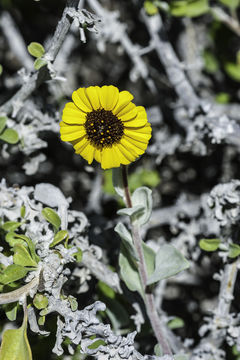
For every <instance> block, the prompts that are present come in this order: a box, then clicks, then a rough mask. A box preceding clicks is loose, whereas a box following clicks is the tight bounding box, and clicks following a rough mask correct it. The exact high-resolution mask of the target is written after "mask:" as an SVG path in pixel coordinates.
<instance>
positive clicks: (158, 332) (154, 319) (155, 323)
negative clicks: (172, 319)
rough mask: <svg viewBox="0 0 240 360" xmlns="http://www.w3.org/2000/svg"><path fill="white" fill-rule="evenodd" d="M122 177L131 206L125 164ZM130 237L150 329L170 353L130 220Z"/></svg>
mask: <svg viewBox="0 0 240 360" xmlns="http://www.w3.org/2000/svg"><path fill="white" fill-rule="evenodd" d="M122 179H123V187H124V193H125V202H126V205H127V207H129V208H131V207H132V200H131V194H130V191H129V187H128V176H127V166H126V165H123V166H122ZM132 237H133V243H134V246H135V249H136V252H137V255H138V258H139V261H138V270H139V276H140V279H141V284H142V288H143V291H144V295H145V296H144V299H143V300H144V302H145V306H146V310H147V314H148V317H149V320H150V322H151V325H152V329H153V331H154V334H155V336H156V339H157V341H158V343H159V345H160V346H161V348H162V351H163V353H164V355H172V352H171V349H170V346H169V344H168V342H167V340H166V339H165V337H164V335H163V330H162V326H161V322H160V319H159V316H158V313H157V310H156V307H155V303H154V297H153V294H152V293H151V291H150V289H149V287H148V286H147V267H146V263H145V259H144V254H143V248H142V239H141V235H140V229H139V226H138V224H136V223H134V222H132Z"/></svg>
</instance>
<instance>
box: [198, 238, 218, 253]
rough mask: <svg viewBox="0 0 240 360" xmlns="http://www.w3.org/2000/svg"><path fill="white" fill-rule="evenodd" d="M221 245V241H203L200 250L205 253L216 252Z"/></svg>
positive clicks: (200, 242) (200, 243)
mask: <svg viewBox="0 0 240 360" xmlns="http://www.w3.org/2000/svg"><path fill="white" fill-rule="evenodd" d="M219 244H220V239H201V240H200V241H199V246H200V248H201V249H202V250H205V251H215V250H217V249H218V247H219Z"/></svg>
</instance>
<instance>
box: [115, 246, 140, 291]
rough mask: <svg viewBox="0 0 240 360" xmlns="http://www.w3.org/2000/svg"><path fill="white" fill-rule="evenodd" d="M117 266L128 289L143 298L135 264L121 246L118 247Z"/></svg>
mask: <svg viewBox="0 0 240 360" xmlns="http://www.w3.org/2000/svg"><path fill="white" fill-rule="evenodd" d="M119 266H120V274H121V277H122V279H123V281H124V282H125V284H126V285H127V287H128V289H129V290H131V291H137V292H138V293H139V294H140V295H141V296H142V297H143V296H144V294H143V289H142V285H141V281H140V277H139V274H138V271H137V268H136V264H135V262H134V261H133V259H132V258H131V256H130V255H129V253H128V252H127V251H126V249H125V247H124V246H123V245H121V247H120V255H119Z"/></svg>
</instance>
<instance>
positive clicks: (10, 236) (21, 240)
mask: <svg viewBox="0 0 240 360" xmlns="http://www.w3.org/2000/svg"><path fill="white" fill-rule="evenodd" d="M5 240H6V241H7V242H8V243H9V245H10V246H11V247H14V246H15V245H16V244H20V245H23V246H25V247H26V245H28V248H29V250H30V254H31V256H32V258H33V260H35V261H36V262H38V261H39V257H38V256H37V254H36V252H35V245H34V243H33V242H32V240H31V239H30V238H29V237H27V236H26V235H22V234H16V233H14V232H9V233H7V235H6V237H5Z"/></svg>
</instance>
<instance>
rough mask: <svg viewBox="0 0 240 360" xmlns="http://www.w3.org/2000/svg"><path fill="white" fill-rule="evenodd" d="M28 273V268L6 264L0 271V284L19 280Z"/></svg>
mask: <svg viewBox="0 0 240 360" xmlns="http://www.w3.org/2000/svg"><path fill="white" fill-rule="evenodd" d="M27 273H28V269H26V268H24V267H23V266H20V265H16V264H12V265H9V266H7V267H6V268H5V269H4V270H2V271H1V273H0V283H1V284H4V285H6V284H10V283H11V282H13V281H17V280H20V279H22V278H24V276H26V275H27Z"/></svg>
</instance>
